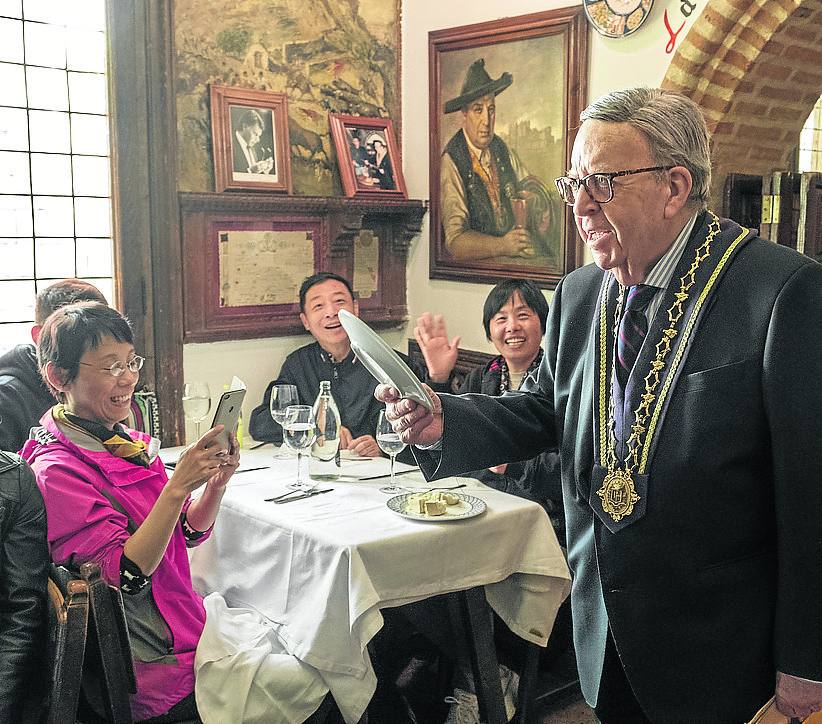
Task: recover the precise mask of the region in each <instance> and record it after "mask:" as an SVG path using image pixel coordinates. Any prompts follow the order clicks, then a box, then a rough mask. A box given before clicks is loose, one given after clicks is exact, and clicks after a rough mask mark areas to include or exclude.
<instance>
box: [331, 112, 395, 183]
mask: <svg viewBox="0 0 822 724" xmlns="http://www.w3.org/2000/svg"><path fill="white" fill-rule="evenodd" d="M328 122H329V125H330V127H331V137H332V139H333V140H334V148H335V149H336V151H337V162H338V165H339V168H340V181H341V182H342V187H343V192H344V193H345V195H346V196H348V197H369V198H378V197H386V196H388V197H394V198H396V197H399V198H403V199H404V198H408V192H407V190H406V188H405V179H404V177H403V174H402V158H401V156H400V151H399V146H398V145H397V138H396V135H395V134H394V126H393V124H392V123H391V121H390V120H389V119H388V118H368V117H365V116H346V115H342V114H339V113H329V114H328Z"/></svg>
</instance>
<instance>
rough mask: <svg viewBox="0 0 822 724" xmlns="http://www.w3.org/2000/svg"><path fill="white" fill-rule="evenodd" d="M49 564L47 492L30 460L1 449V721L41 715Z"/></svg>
mask: <svg viewBox="0 0 822 724" xmlns="http://www.w3.org/2000/svg"><path fill="white" fill-rule="evenodd" d="M48 568H49V551H48V545H47V543H46V509H45V506H44V505H43V496H42V495H41V494H40V490H39V489H38V488H37V484H36V483H35V481H34V476H33V475H32V473H31V470H30V469H29V467H28V465H26V464H25V463H24V462H23V461H22V460H21V459H20V458H19V457H18V456H17V455H13V454H11V453H7V452H0V722H16V723H19V722H23V723H25V724H28V723H29V722H36V721H38V717H39V706H40V703H41V701H42V685H41V682H43V681H44V680H45V679H46V678H47V677H46V676H45V674H44V671H43V669H42V667H43V665H44V662H43V659H42V654H43V652H44V651H45V629H46V590H47V586H48Z"/></svg>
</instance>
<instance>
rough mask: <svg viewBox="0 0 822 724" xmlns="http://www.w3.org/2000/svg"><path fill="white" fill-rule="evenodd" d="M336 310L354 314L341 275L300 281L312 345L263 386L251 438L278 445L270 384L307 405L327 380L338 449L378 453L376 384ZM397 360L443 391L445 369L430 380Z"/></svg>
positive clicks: (350, 295) (279, 435) (348, 284)
mask: <svg viewBox="0 0 822 724" xmlns="http://www.w3.org/2000/svg"><path fill="white" fill-rule="evenodd" d="M341 309H345V310H347V311H349V312H351V313H352V314H358V313H359V312H358V305H357V301H356V300H355V299H354V291H353V289H352V287H351V282H349V281H348V280H347V279H346V278H345V277H342V276H340V275H338V274H334V273H332V272H319V273H317V274H314V275H312V276H310V277H308V278H307V279H305V281H303V283H302V285H301V286H300V320H301V321H302V323H303V326H304V327H305V328H306V330H307V331H308V332H310V333H311V334H312V336H313V337H314V340H315V341H314V342H312V343H311V344H307V345H305V346H304V347H300V348H299V349H297V350H295V351H294V352H292V353H291V354H289V355H288V357H286V358H285V362H283V366H282V368H281V369H280V374H279V375H277V378H276V379H275V380H274V381H273V382H271V383H270V384H269V385H268V387H267V388H266V391H265V394H264V395H263V401H262V403H261V404H260V405H258V406H257V407H255V408H254V410H253V412H252V413H251V420H250V423H249V432H250V433H251V435H252V437H253V438H254V439H255V440H261V441H263V440H264V441H266V442H274V443H280V442H282V428H281V427H280V426H279V425H277V424H276V423H275V422H274V420H273V419H272V418H271V413H270V411H269V404H270V401H271V388H272V387H273V386H274V385H277V384H291V385H295V386H296V387H297V393H298V394H299V397H300V404H303V405H310V404H312V403H313V402H314V400H315V398H316V397H317V393H318V392H319V390H320V381H321V380H330V381H331V394H332V396H333V397H334V400H335V401H336V403H337V407H338V408H339V410H340V417H341V418H342V425H343V428H342V430H341V433H340V441H341V444H342V448H343V449H347V450H352V451H353V452H355V453H356V454H357V455H363V456H369V457H376V456H379V455H381V454H382V453H381V451H380V448H379V447H378V445H377V440H376V438H375V437H374V435H375V433H376V429H377V418H378V417H379V413H380V410H381V409H382V405H381V404H380V403H379V402H377V400H376V399H374V389H375V388H376V386H377V381H376V380H375V379H374V378H373V377H372V376H371V373H370V372H369V371H368V370H367V369H366V368H365V367H363V365H362V363H361V362H360V361H359V360H358V359H357V357H356V356H355V355H354V353H353V351H352V350H351V344H350V343H349V340H348V334H347V333H346V331H345V329H343V327H342V324H340V320H339V318H338V316H337V315H338V313H339V311H340V310H341ZM400 356H401V357H402V358H403V360H405V362H406V363H407V364H409V366H411V368H412V369H413V370H414V373H415V374H416V375H417V376H418V377H419V378H420V379H421V380H423V381H425V382H427V383H428V384H429V385H430V386H431V387H432V388H433V389H434V390H440V391H444V390H446V389H447V388H448V377H449V373H450V370H449V371H448V372H447V373H446V375H445V377H444V378H443V379H440V378H438V377H433V376H431V377H429V376H428V375H427V374H426V372H425V370H421V369H414V366H413V365H412V364H411V363H410V361H409V359H408V357H406V356H405V355H403V354H401V353H400Z"/></svg>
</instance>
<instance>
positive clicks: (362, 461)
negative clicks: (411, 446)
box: [342, 458, 419, 480]
mask: <svg viewBox="0 0 822 724" xmlns="http://www.w3.org/2000/svg"><path fill="white" fill-rule="evenodd" d="M390 466H391V461H390V460H389V459H388V458H354V459H351V460H343V465H342V477H344V478H354V479H355V480H373V479H374V478H387V477H388V476H389V475H390V474H391V467H390ZM411 470H419V468H418V467H417V466H416V465H408V464H407V463H399V462H396V461H394V472H395V473H397V474H399V473H407V472H409V471H411Z"/></svg>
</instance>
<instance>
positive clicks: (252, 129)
mask: <svg viewBox="0 0 822 724" xmlns="http://www.w3.org/2000/svg"><path fill="white" fill-rule="evenodd" d="M210 98H211V143H212V146H213V151H214V181H215V186H216V190H217V191H226V190H232V189H242V190H263V191H273V192H278V193H287V194H290V193H291V145H290V143H289V140H288V99H287V97H286V95H285V93H269V92H267V91H259V90H253V89H250V88H234V87H232V86H221V85H212V86H210Z"/></svg>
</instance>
